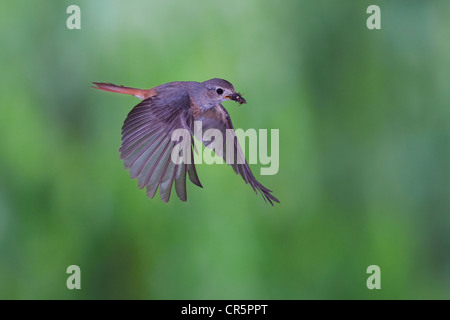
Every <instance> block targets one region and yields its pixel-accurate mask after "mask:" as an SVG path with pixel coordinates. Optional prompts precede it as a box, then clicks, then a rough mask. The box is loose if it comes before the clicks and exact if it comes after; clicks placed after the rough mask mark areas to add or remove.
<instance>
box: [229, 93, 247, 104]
mask: <svg viewBox="0 0 450 320" xmlns="http://www.w3.org/2000/svg"><path fill="white" fill-rule="evenodd" d="M230 99H231V100H233V101H236V102H239V104H243V103H247V101H245V99H244V98H243V97H242V96H241V95H240V94H239V93H233V94H232V95H231V97H230Z"/></svg>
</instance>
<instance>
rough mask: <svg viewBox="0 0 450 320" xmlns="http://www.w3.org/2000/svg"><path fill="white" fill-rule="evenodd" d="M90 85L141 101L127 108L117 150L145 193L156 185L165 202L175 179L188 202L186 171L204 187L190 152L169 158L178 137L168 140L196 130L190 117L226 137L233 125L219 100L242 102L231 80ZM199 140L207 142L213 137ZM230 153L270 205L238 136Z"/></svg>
mask: <svg viewBox="0 0 450 320" xmlns="http://www.w3.org/2000/svg"><path fill="white" fill-rule="evenodd" d="M94 84H96V85H97V87H95V88H97V89H100V90H105V91H110V92H117V93H123V94H130V95H134V96H135V97H137V98H139V99H141V100H142V102H141V103H139V104H138V105H136V106H135V107H134V108H133V109H132V110H131V111H130V113H129V114H128V116H127V118H126V120H125V122H124V125H123V127H122V146H121V148H120V150H119V151H120V154H121V159H122V160H123V161H124V164H125V168H127V169H129V170H130V175H131V177H132V178H137V179H138V183H139V187H140V188H143V187H146V189H147V195H148V196H149V197H150V198H153V197H154V195H155V193H156V190H157V189H158V186H159V189H160V196H161V199H162V200H163V201H164V202H167V201H169V198H170V192H171V189H172V184H173V183H174V184H175V190H176V192H177V194H178V197H179V198H180V199H181V200H183V201H186V199H187V195H186V174H188V175H189V179H190V180H191V181H192V182H193V183H194V184H196V185H198V186H200V187H201V186H202V185H201V183H200V180H199V179H198V176H197V172H196V169H195V165H194V161H193V155H192V153H191V159H190V160H191V161H186V162H183V163H174V162H173V161H172V158H171V153H172V150H173V149H174V147H175V145H176V141H173V140H172V139H171V137H172V134H173V133H174V131H175V130H177V129H185V130H187V131H188V132H189V133H190V134H191V135H194V121H200V122H201V124H202V130H203V132H204V131H206V130H207V129H217V130H219V131H220V132H221V133H222V134H223V137H225V135H226V130H233V129H234V128H233V124H232V123H231V119H230V116H229V114H228V112H227V111H226V110H225V108H224V107H223V106H222V104H221V103H222V102H224V101H226V100H233V101H236V102H239V103H240V104H242V103H246V101H245V99H244V98H242V96H241V95H240V94H239V93H237V92H236V91H235V90H234V87H233V85H232V84H231V83H229V82H228V81H226V80H223V79H211V80H208V81H205V82H194V81H176V82H169V83H166V84H162V85H159V86H157V87H154V88H152V89H148V90H143V89H136V88H130V87H124V86H116V85H114V84H110V83H94ZM223 141H224V145H223V148H221V149H223V152H221V153H220V155H222V156H223V157H224V158H226V156H227V151H226V150H227V149H226V146H225V140H223ZM203 143H204V145H205V146H206V147H208V146H209V145H210V144H211V141H207V142H205V141H203ZM191 148H192V145H191ZM191 151H192V150H191ZM228 152H232V154H233V156H234V160H237V161H234V162H233V163H230V164H231V165H232V167H233V169H234V170H235V172H236V173H237V174H240V175H241V176H242V178H243V179H244V181H245V182H246V183H248V184H250V185H251V186H252V188H253V189H254V190H255V191H256V190H258V191H260V192H261V194H262V195H263V197H264V199H265V200H266V199H267V200H268V201H269V202H270V203H271V204H272V205H273V201H274V202H279V201H278V199H277V198H275V197H274V196H273V195H271V191H270V190H269V189H267V188H265V187H264V186H263V185H261V184H260V183H259V182H258V181H257V180H256V178H255V177H254V176H253V174H252V172H251V170H250V167H249V166H248V164H247V161H246V160H245V157H244V155H243V152H242V150H241V147H240V146H239V142H238V141H237V139H235V140H234V148H233V150H229V151H228ZM216 153H217V152H216ZM239 160H241V161H239Z"/></svg>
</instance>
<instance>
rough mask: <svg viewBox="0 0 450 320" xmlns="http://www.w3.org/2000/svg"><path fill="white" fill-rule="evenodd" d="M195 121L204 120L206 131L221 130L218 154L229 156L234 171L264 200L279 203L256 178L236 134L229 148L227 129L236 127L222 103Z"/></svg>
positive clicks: (200, 115) (207, 143)
mask: <svg viewBox="0 0 450 320" xmlns="http://www.w3.org/2000/svg"><path fill="white" fill-rule="evenodd" d="M195 121H201V122H202V131H203V132H205V131H206V130H208V129H218V130H220V131H221V133H222V139H223V147H222V149H221V150H215V151H216V154H217V155H219V156H222V157H223V158H224V160H225V161H227V158H228V160H231V163H229V162H230V161H227V163H229V164H230V165H231V166H232V167H233V169H234V171H235V172H236V173H237V174H239V175H241V176H242V178H243V179H244V181H245V182H246V183H247V184H250V185H251V186H252V188H253V190H255V192H258V191H259V192H260V193H261V195H262V196H263V198H264V200H267V201H269V202H270V204H271V205H272V206H273V201H274V202H278V203H279V202H280V201H279V200H278V199H277V198H275V197H274V196H273V195H272V194H271V192H272V191H271V190H269V189H267V188H266V187H264V186H263V185H262V184H261V183H259V182H258V180H256V178H255V176H254V175H253V173H252V171H251V170H250V167H249V165H248V163H247V160H246V159H245V156H244V153H243V151H242V148H241V146H240V145H239V141H238V140H237V138H236V137H235V136H234V138H233V143H232V144H231V146H232V148H233V149H232V150H227V142H226V140H227V139H226V137H227V133H226V131H227V129H232V130H234V127H233V124H232V123H231V119H230V115H229V114H228V112H227V110H225V108H224V107H223V106H222V105H220V104H219V105H217V106H215V107H213V108H211V109H208V110H207V111H205V112H203V113H201V114H199V115H198V116H196V117H195ZM202 136H203V135H202ZM211 143H212V141H203V144H204V145H205V146H206V147H208V148H212V145H211ZM230 152H231V154H230Z"/></svg>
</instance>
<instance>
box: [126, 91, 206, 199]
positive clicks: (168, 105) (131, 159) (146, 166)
mask: <svg viewBox="0 0 450 320" xmlns="http://www.w3.org/2000/svg"><path fill="white" fill-rule="evenodd" d="M190 103H191V102H190V98H189V95H188V94H187V93H184V94H183V93H180V92H178V93H177V94H176V95H170V96H169V97H165V96H164V97H163V96H160V95H156V96H153V97H150V98H148V99H145V100H143V101H142V102H141V103H139V104H138V105H137V106H135V107H134V108H133V109H132V110H131V111H130V113H129V114H128V116H127V118H126V120H125V123H124V124H123V127H122V146H121V147H120V150H119V151H120V157H121V159H122V160H123V162H124V164H125V168H126V169H129V170H130V175H131V177H132V178H133V179H135V178H137V179H138V185H139V187H140V188H141V189H142V188H144V187H146V188H147V196H148V197H150V198H153V197H154V195H155V193H156V190H157V189H158V186H159V193H160V196H161V200H162V201H164V202H168V201H169V198H170V192H171V189H172V184H173V182H174V181H175V190H176V192H177V194H178V197H179V198H180V199H181V200H183V201H186V199H187V194H186V172H188V173H189V178H190V180H191V181H192V182H193V183H194V184H196V185H197V186H199V187H202V185H201V183H200V181H199V179H198V176H197V172H196V170H195V165H194V161H193V154H192V144H191V146H190V147H191V160H192V161H190V163H189V164H188V163H184V162H183V163H181V164H175V163H174V162H173V161H172V159H171V153H172V149H173V148H174V146H175V145H176V144H177V143H178V142H179V141H172V140H171V137H172V132H173V131H174V130H176V129H187V130H189V132H192V127H193V116H192V113H191V111H190ZM189 137H190V135H189ZM191 140H192V139H191Z"/></svg>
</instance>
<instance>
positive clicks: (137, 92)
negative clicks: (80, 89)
mask: <svg viewBox="0 0 450 320" xmlns="http://www.w3.org/2000/svg"><path fill="white" fill-rule="evenodd" d="M93 84H95V85H96V87H94V86H92V88H95V89H100V90H104V91H109V92H117V93H123V94H131V95H132V96H135V97H136V98H139V99H141V100H145V99H147V98H149V97H151V96H154V95H155V94H156V92H155V90H154V89H148V90H143V89H136V88H130V87H124V86H117V85H115V84H112V83H101V82H93Z"/></svg>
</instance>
